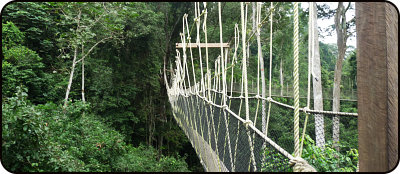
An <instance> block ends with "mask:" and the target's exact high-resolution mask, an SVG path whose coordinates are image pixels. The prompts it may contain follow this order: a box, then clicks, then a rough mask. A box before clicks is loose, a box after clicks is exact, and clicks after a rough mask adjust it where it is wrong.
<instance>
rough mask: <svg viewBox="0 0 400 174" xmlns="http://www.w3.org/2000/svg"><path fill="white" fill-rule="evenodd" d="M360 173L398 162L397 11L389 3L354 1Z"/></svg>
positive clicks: (388, 166)
mask: <svg viewBox="0 0 400 174" xmlns="http://www.w3.org/2000/svg"><path fill="white" fill-rule="evenodd" d="M356 30H357V81H358V82H357V83H358V85H357V86H358V89H357V93H358V132H359V142H358V143H359V163H360V166H359V167H360V168H359V170H360V172H388V171H390V170H392V169H393V168H394V167H395V166H396V165H397V163H398V12H397V11H396V9H395V7H394V6H393V5H392V4H390V3H387V2H386V3H385V2H356Z"/></svg>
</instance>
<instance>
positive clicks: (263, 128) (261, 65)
mask: <svg viewBox="0 0 400 174" xmlns="http://www.w3.org/2000/svg"><path fill="white" fill-rule="evenodd" d="M257 8H258V11H261V9H262V3H258V4H257ZM261 14H262V13H261V12H259V15H260V16H258V19H257V23H260V22H261ZM260 33H261V28H257V33H256V34H257V35H256V36H257V47H258V57H259V60H260V71H261V73H260V76H261V97H263V98H266V96H265V74H264V58H263V54H262V49H261V48H262V47H261V38H260ZM261 102H262V121H261V122H262V123H261V124H262V133H263V134H266V133H267V132H266V118H267V116H266V113H265V111H266V108H267V103H266V101H265V100H262V101H261ZM263 147H265V142H264V143H263Z"/></svg>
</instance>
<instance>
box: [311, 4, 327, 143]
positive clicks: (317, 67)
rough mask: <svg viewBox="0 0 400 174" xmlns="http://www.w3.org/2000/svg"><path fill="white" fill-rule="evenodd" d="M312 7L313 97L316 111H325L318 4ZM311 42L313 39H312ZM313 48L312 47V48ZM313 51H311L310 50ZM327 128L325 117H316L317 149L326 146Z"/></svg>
mask: <svg viewBox="0 0 400 174" xmlns="http://www.w3.org/2000/svg"><path fill="white" fill-rule="evenodd" d="M311 5H312V6H313V7H314V8H313V16H311V17H312V18H313V19H314V20H313V21H314V25H313V26H311V25H309V28H310V29H311V27H313V28H314V31H313V35H314V42H313V44H312V45H311V46H312V47H314V53H312V54H311V55H313V56H312V59H311V61H312V63H311V65H312V73H311V74H312V76H313V78H312V84H313V96H314V109H315V110H323V109H324V107H323V106H324V105H323V99H322V84H321V80H322V79H321V61H320V54H319V41H318V25H317V4H316V3H315V2H312V3H311ZM310 36H312V35H309V41H311V39H312V38H310ZM310 48H311V47H310ZM310 51H311V50H310ZM324 129H325V127H324V117H323V115H322V114H316V115H315V135H316V137H315V140H316V145H317V147H321V148H323V147H324V145H325V130H324Z"/></svg>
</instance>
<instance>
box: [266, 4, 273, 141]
mask: <svg viewBox="0 0 400 174" xmlns="http://www.w3.org/2000/svg"><path fill="white" fill-rule="evenodd" d="M273 5H274V4H273V2H271V10H270V11H271V14H270V16H269V21H270V28H269V89H268V93H269V97H268V115H267V125H266V127H265V136H268V124H269V116H270V113H271V100H270V99H271V84H272V22H273V20H272V19H273V18H272V17H273V14H274V13H273V12H274V7H273Z"/></svg>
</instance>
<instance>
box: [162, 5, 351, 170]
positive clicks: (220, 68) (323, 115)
mask: <svg viewBox="0 0 400 174" xmlns="http://www.w3.org/2000/svg"><path fill="white" fill-rule="evenodd" d="M240 6H241V7H240V8H241V25H240V26H241V29H240V30H239V25H238V24H236V25H235V29H234V31H235V38H234V45H233V46H231V45H229V44H227V43H225V42H224V41H223V39H222V38H223V37H222V36H223V33H222V31H223V30H222V27H223V26H222V19H221V6H220V3H219V4H218V13H219V14H218V17H219V27H220V28H219V30H220V43H207V11H208V10H207V4H206V3H203V6H202V8H201V5H200V3H195V16H194V24H193V25H195V26H196V28H197V35H196V42H194V43H192V39H191V37H190V36H191V35H190V32H191V31H190V30H189V23H188V19H187V18H188V15H187V14H185V15H184V16H183V18H182V19H183V20H182V21H183V28H182V32H181V35H180V37H181V43H179V44H177V45H176V48H177V49H176V53H177V54H176V61H175V65H176V67H175V69H174V71H172V72H174V73H172V74H171V79H170V80H168V79H167V75H166V74H165V73H164V80H165V82H166V84H167V91H168V97H169V101H170V103H171V106H172V110H173V115H174V118H175V120H176V121H177V123H178V124H179V126H180V127H181V128H182V130H183V131H184V132H185V134H186V136H187V137H188V139H189V140H190V142H191V144H192V146H193V147H194V149H195V151H196V153H197V155H198V157H199V159H200V161H201V163H202V165H203V167H204V168H205V170H206V171H220V172H221V171H222V172H228V171H232V172H237V171H316V169H315V168H314V167H313V166H312V165H310V163H311V162H310V161H308V162H307V161H306V160H304V159H302V158H301V155H302V152H303V143H304V139H305V138H306V137H305V132H306V130H307V128H308V127H310V125H313V127H312V128H313V129H315V134H314V135H312V136H310V137H311V138H312V139H313V141H315V142H316V145H317V146H318V147H321V148H323V147H324V144H325V142H326V141H328V139H330V138H332V139H333V141H334V142H335V141H336V142H337V141H338V140H339V135H338V134H335V133H333V134H332V135H331V137H328V136H327V135H326V134H328V133H327V132H328V130H329V131H332V129H338V130H339V128H340V130H341V131H342V130H344V129H348V127H346V126H343V124H339V120H340V121H341V122H346V123H351V122H353V123H354V122H355V123H357V116H358V114H357V113H346V112H333V111H323V110H313V109H311V108H310V104H309V103H310V98H311V97H310V77H311V71H312V66H311V65H310V63H311V61H310V60H311V58H312V56H314V53H313V52H315V50H313V49H312V50H310V53H309V55H310V56H309V62H308V64H309V67H308V89H307V97H306V98H307V105H306V106H302V107H300V106H299V98H300V95H299V73H298V72H299V66H298V64H299V50H298V48H299V19H298V6H299V5H298V3H297V2H296V3H294V12H293V13H294V14H293V15H294V21H293V22H294V33H293V38H294V39H293V40H294V43H293V46H294V50H293V51H294V54H293V55H294V67H293V77H294V80H293V97H294V102H293V105H290V104H287V103H283V102H281V101H280V100H279V99H278V98H277V97H275V96H274V95H272V94H271V91H272V90H271V83H269V90H268V95H267V94H266V92H267V90H266V85H265V79H264V63H263V58H262V53H261V51H262V50H261V43H260V30H261V27H262V22H261V9H262V7H261V6H262V3H257V11H256V21H257V24H258V25H257V29H256V32H255V33H254V35H255V36H256V37H257V44H258V60H257V62H256V63H257V68H258V70H257V82H256V84H257V88H256V90H253V91H252V93H251V92H249V84H248V79H247V67H248V65H247V64H246V63H247V62H248V61H247V60H246V59H248V58H249V57H248V50H246V48H247V46H246V44H248V40H246V37H247V34H246V31H247V29H246V26H247V25H246V24H247V9H248V3H240ZM273 7H274V5H273V3H271V9H272V10H271V14H270V15H269V18H270V20H269V21H270V27H271V30H270V31H271V33H270V39H269V40H270V42H271V43H270V50H272V27H273V26H272V19H273V16H272V14H273V13H272V12H273ZM310 8H311V9H312V8H315V7H314V6H310ZM313 11H314V10H310V13H312V12H313ZM309 20H310V23H312V24H313V23H314V21H313V19H312V18H310V19H309ZM311 28H312V29H311V30H310V31H309V32H310V34H312V36H314V34H313V32H314V27H311ZM201 30H202V33H201V32H200V31H201ZM202 36H204V41H205V42H204V43H200V40H201V39H200V38H201V37H202ZM250 37H252V36H250ZM312 40H313V39H312ZM240 41H241V44H240ZM312 44H315V43H312ZM230 47H232V48H231V49H230V50H234V51H233V53H232V52H229V51H228V48H230ZM217 48H219V49H220V54H219V55H218V56H217V57H213V58H212V59H211V58H209V57H208V56H209V54H208V49H217ZM239 48H241V49H242V50H241V53H239V52H240V50H238V49H239ZM309 48H310V47H309ZM312 48H314V47H312ZM203 51H205V52H203ZM193 53H197V54H198V58H197V59H194V54H193ZM197 54H196V55H197ZM228 54H233V56H228ZM229 57H233V58H232V59H231V60H228V59H229ZM195 60H198V61H199V62H197V63H198V65H200V66H196V64H195V63H196V62H195ZM211 60H213V61H211ZM270 61H271V62H270V64H269V65H270V67H269V82H271V80H272V77H271V71H272V67H271V66H272V61H273V60H272V51H270ZM228 62H229V63H228ZM204 64H205V65H204ZM212 65H213V66H214V69H212ZM198 69H200V73H196V72H197V71H198ZM238 69H239V71H241V74H242V76H241V81H240V83H238V84H234V80H233V74H234V71H235V70H238ZM164 70H165V64H164ZM229 75H230V76H229ZM229 77H230V78H229ZM168 81H169V82H170V84H168ZM260 84H261V87H260ZM234 86H235V90H234ZM282 108H284V109H285V111H286V112H285V113H281V111H282ZM283 117H285V118H283ZM287 118H290V119H289V121H288V119H287ZM300 123H302V124H300ZM328 125H329V126H328ZM277 127H282V129H279V130H280V131H277V129H276V128H277ZM328 127H329V128H328ZM332 127H333V128H332ZM309 129H310V128H309ZM325 129H326V130H325ZM282 130H283V131H282ZM354 148H357V147H354ZM357 170H358V167H357Z"/></svg>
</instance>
